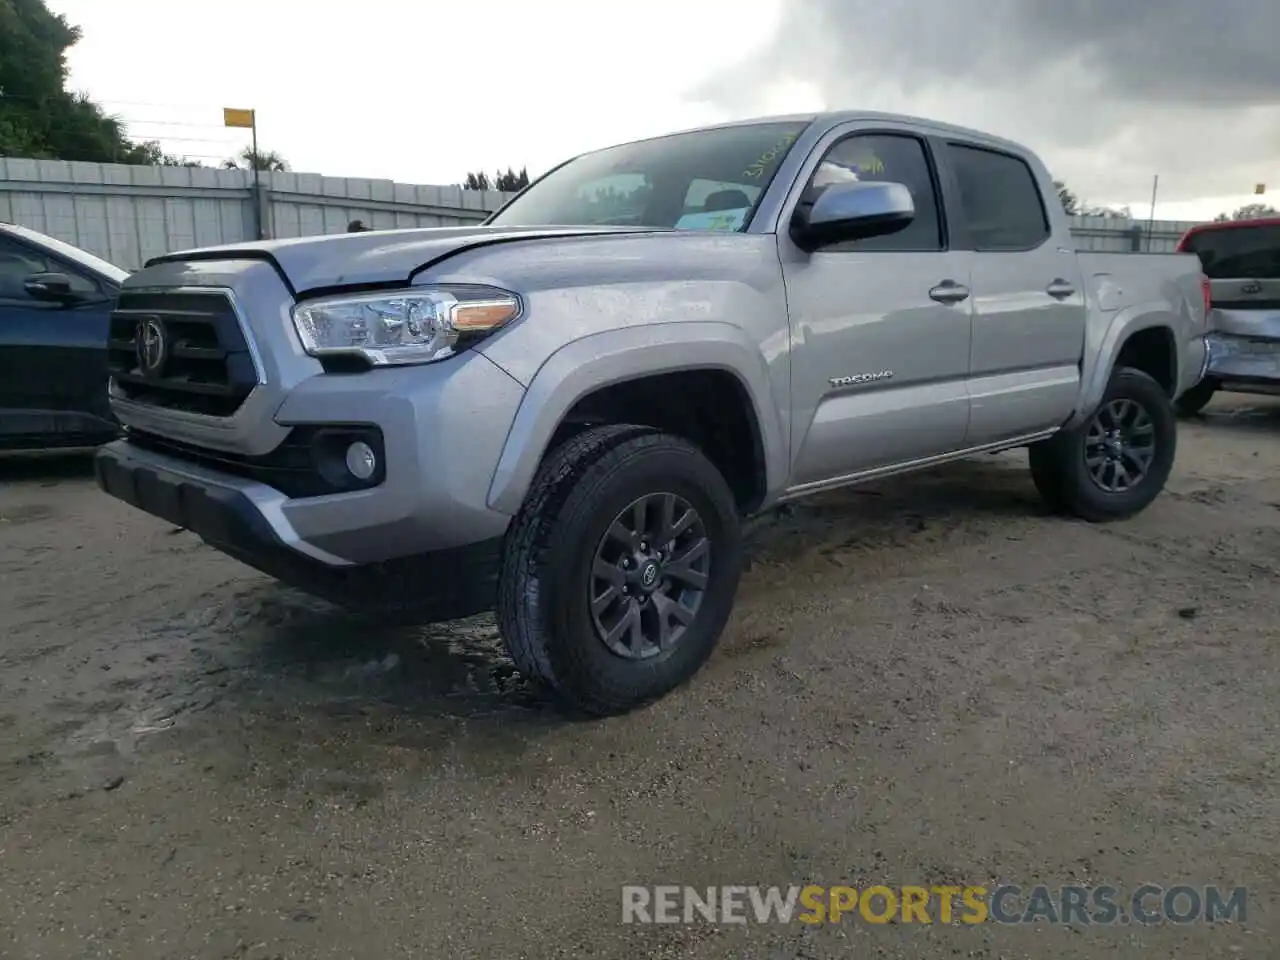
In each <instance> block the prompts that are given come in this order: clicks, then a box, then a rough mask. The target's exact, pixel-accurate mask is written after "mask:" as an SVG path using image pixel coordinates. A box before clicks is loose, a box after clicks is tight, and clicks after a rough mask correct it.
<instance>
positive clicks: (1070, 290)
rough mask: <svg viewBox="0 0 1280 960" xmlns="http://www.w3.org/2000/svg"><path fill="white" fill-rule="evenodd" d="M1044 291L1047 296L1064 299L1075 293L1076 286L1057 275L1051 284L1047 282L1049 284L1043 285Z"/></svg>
mask: <svg viewBox="0 0 1280 960" xmlns="http://www.w3.org/2000/svg"><path fill="white" fill-rule="evenodd" d="M1044 292H1045V293H1047V294H1048V295H1049V296H1051V297H1054V298H1055V299H1058V300H1065V299H1066V298H1067V297H1070V296H1073V295H1074V294H1075V292H1076V288H1075V287H1074V286H1073V285H1072V284H1070V283H1068V282H1067V281H1066V280H1063V279H1062V278H1061V277H1058V278H1057V279H1056V280H1054V281H1053V282H1052V283H1051V284H1049V286H1047V287H1045V290H1044Z"/></svg>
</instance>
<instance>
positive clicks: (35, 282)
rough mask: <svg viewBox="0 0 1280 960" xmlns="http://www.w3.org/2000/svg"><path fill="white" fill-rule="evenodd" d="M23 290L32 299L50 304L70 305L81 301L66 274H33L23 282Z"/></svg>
mask: <svg viewBox="0 0 1280 960" xmlns="http://www.w3.org/2000/svg"><path fill="white" fill-rule="evenodd" d="M22 289H23V290H25V291H26V292H27V296H29V297H31V299H33V300H45V301H48V302H50V303H62V304H70V303H75V302H76V301H78V300H80V299H81V297H80V295H79V294H78V293H76V292H75V291H73V290H72V289H71V278H70V277H68V276H67V275H66V274H65V273H33V274H32V275H31V276H29V277H27V279H26V280H24V281H23V282H22Z"/></svg>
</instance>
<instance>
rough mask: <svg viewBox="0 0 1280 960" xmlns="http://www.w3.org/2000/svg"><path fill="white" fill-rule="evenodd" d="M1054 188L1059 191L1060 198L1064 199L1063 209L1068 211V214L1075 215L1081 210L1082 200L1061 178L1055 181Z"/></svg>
mask: <svg viewBox="0 0 1280 960" xmlns="http://www.w3.org/2000/svg"><path fill="white" fill-rule="evenodd" d="M1053 186H1054V189H1055V190H1057V191H1058V199H1059V200H1061V201H1062V209H1063V210H1065V211H1067V216H1069V217H1074V216H1075V215H1076V214H1078V213H1079V212H1080V200H1079V198H1077V197H1076V195H1075V194H1074V193H1072V192H1071V190H1070V189H1069V188H1068V187H1067V185H1066V184H1065V183H1063V182H1062V181H1061V180H1055V181H1053Z"/></svg>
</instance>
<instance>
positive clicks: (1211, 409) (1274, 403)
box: [1184, 394, 1280, 433]
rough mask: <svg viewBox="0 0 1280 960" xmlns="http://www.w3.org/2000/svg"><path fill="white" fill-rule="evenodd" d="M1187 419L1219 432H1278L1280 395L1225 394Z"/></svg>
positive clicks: (1279, 424)
mask: <svg viewBox="0 0 1280 960" xmlns="http://www.w3.org/2000/svg"><path fill="white" fill-rule="evenodd" d="M1184 422H1185V423H1189V424H1199V425H1201V426H1204V427H1209V428H1212V429H1213V430H1215V431H1218V430H1229V431H1236V432H1240V433H1274V432H1275V431H1277V430H1280V397H1275V398H1273V397H1264V396H1246V395H1244V394H1224V395H1222V396H1221V397H1220V398H1215V400H1214V402H1213V403H1212V404H1210V405H1209V406H1208V407H1207V408H1205V409H1204V410H1203V411H1201V412H1200V413H1198V414H1196V415H1195V416H1194V417H1188V418H1187V419H1186V420H1185V421H1184Z"/></svg>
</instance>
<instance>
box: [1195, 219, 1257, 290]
mask: <svg viewBox="0 0 1280 960" xmlns="http://www.w3.org/2000/svg"><path fill="white" fill-rule="evenodd" d="M1183 249H1184V250H1185V251H1187V252H1188V253H1194V254H1196V255H1197V256H1199V258H1200V264H1201V266H1202V267H1203V268H1204V274H1205V276H1206V277H1208V278H1209V279H1210V280H1245V279H1247V280H1280V224H1276V223H1260V224H1258V225H1257V226H1249V227H1242V226H1230V227H1218V228H1216V229H1215V228H1212V227H1210V228H1206V229H1203V230H1197V231H1196V232H1194V233H1192V234H1191V235H1190V236H1188V237H1187V241H1186V243H1185V244H1184V245H1183Z"/></svg>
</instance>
